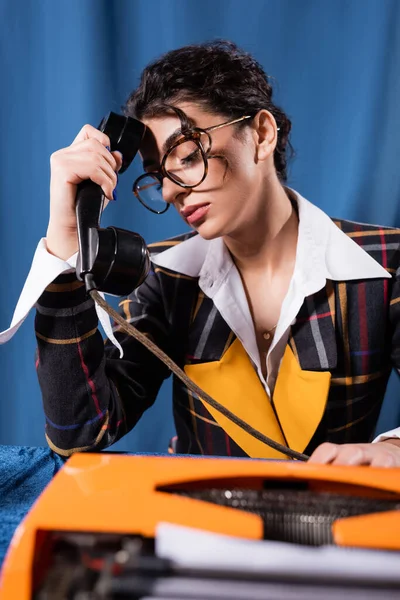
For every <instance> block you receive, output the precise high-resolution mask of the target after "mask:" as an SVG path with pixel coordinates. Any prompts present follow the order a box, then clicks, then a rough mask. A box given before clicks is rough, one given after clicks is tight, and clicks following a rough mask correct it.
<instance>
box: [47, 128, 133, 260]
mask: <svg viewBox="0 0 400 600" xmlns="http://www.w3.org/2000/svg"><path fill="white" fill-rule="evenodd" d="M107 146H108V147H109V146H110V139H109V137H108V136H107V135H105V134H104V133H102V132H101V131H99V130H98V129H96V128H95V127H92V126H91V125H85V126H84V127H82V129H81V130H80V132H79V133H78V135H77V136H76V138H75V139H74V141H73V142H72V144H71V145H70V146H68V147H67V148H62V149H61V150H58V151H57V152H54V154H52V156H51V160H50V166H51V178H50V220H49V225H48V229H47V236H46V237H47V239H46V241H47V249H48V251H49V252H51V254H54V255H55V256H58V257H59V258H62V259H64V260H65V259H67V258H68V257H70V256H72V254H74V253H75V252H76V251H77V250H78V235H77V225H76V215H75V196H76V189H77V185H78V184H79V183H80V182H81V181H84V180H86V179H91V180H92V181H94V183H97V184H98V185H100V186H101V188H102V189H103V192H104V194H105V196H106V197H107V198H108V199H109V200H111V199H112V197H113V190H114V188H115V186H116V185H117V175H116V172H118V171H119V169H120V168H121V166H122V157H121V154H120V153H119V152H112V153H111V152H109V150H108V149H107Z"/></svg>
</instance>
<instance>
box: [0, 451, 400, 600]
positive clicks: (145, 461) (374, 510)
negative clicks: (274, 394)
mask: <svg viewBox="0 0 400 600" xmlns="http://www.w3.org/2000/svg"><path fill="white" fill-rule="evenodd" d="M161 522H167V523H174V524H178V525H183V526H186V527H192V528H196V529H202V530H206V531H209V532H213V533H216V534H224V535H227V536H234V537H235V538H247V539H248V540H274V541H277V542H282V543H287V544H300V545H305V546H308V547H310V546H325V545H333V546H347V547H350V548H362V549H375V550H386V551H391V553H390V554H391V555H392V556H393V555H394V554H397V552H396V551H399V550H400V470H399V469H376V468H371V467H367V468H366V467H335V466H318V465H311V464H307V463H301V462H297V461H263V460H246V459H244V460H242V459H213V458H183V457H182V458H181V457H151V456H148V457H146V456H142V457H141V456H124V455H118V454H112V453H109V454H106V453H104V454H103V453H101V454H76V455H74V456H73V457H72V458H71V459H70V460H69V461H68V462H67V463H66V464H65V466H64V467H63V468H62V469H61V471H60V472H59V473H57V475H56V476H55V478H54V479H53V481H52V482H51V483H50V484H49V486H48V487H47V488H46V490H45V491H44V492H43V494H42V495H41V496H40V498H39V500H38V501H37V502H36V504H35V505H34V507H33V508H32V510H31V511H30V513H29V514H28V516H27V517H26V518H25V520H24V521H23V522H22V524H21V525H20V526H19V528H18V530H17V532H16V533H15V535H14V538H13V541H12V543H11V546H10V549H9V552H8V555H7V557H6V560H5V563H4V567H3V571H2V579H1V588H0V590H1V591H0V598H1V600H17V599H18V600H28V599H29V600H31V599H35V600H45V599H53V598H54V599H55V598H66V599H72V600H78V599H79V600H84V599H87V600H94V599H96V600H97V599H100V598H107V599H108V598H110V599H114V598H115V599H117V598H118V599H119V598H121V599H122V598H140V597H154V598H156V597H157V598H158V597H160V598H161V597H162V596H160V595H159V596H156V595H154V596H151V595H150V594H149V593H147V595H146V594H145V591H143V590H142V591H143V594H142V595H140V593H139V592H138V591H137V590H136V592H133V591H132V590H131V593H130V594H129V593H128V591H127V588H126V586H125V588H124V585H122V583H121V581H125V583H126V581H127V580H128V579H129V577H130V579H129V581H131V582H132V581H133V579H132V570H134V569H135V568H136V569H137V568H138V565H139V564H140V565H141V568H145V567H143V565H145V564H147V565H148V564H149V563H146V560H149V557H151V556H153V555H154V543H153V542H154V538H155V532H156V528H157V525H158V524H159V523H161ZM139 542H140V544H139ZM138 544H139V545H138ZM139 546H140V558H139V557H138V555H137V551H138V548H139ZM129 549H131V550H132V549H134V551H135V553H136V554H135V556H136V557H135V559H132V560H131V559H129ZM393 551H394V552H393ZM398 556H399V558H400V553H399V555H398ZM118 557H119V558H118ZM121 557H124V560H122V559H121ZM146 557H147V558H146ZM160 565H161V566H160ZM399 565H400V562H399ZM161 567H162V568H163V569H164V568H167V567H166V565H165V564H164V563H162V564H161V563H160V562H159V561H158V562H156V563H154V562H153V563H152V566H151V569H152V571H151V573H153V575H152V577H153V579H154V569H155V570H156V571H157V569H161ZM399 569H400V567H399ZM105 571H106V572H107V574H108V582H109V583H108V586H109V587H107V586H106V588H107V590H108V592H107V593H108V595H107V593H106V591H105V590H106V588H105V587H104V585H103V588H101V589H102V590H103V591H102V592H101V591H99V589H100V588H99V585H100V583H101V582H102V581H103V580H102V577H104V572H105ZM128 572H129V577H128ZM399 573H400V570H399ZM127 577H128V579H126V578H127ZM150 579H151V578H150ZM111 580H112V581H113V582H114V583H113V585H114V588H113V587H112V585H111V584H110V581H111ZM118 580H119V583H118ZM99 581H100V583H99ZM135 581H136V584H137V577H136V579H135ZM168 581H169V582H171V581H172V580H171V579H169V580H168ZM253 583H254V582H253ZM96 585H97V588H96ZM132 585H133V584H132ZM110 586H111V587H110ZM115 586H116V587H115ZM118 586H119V587H118ZM100 587H101V586H100ZM95 589H96V590H97V591H96V592H95V591H93V590H95ZM143 589H144V588H143ZM112 590H114V591H113V592H112ZM116 590H117V591H116ZM118 590H119V592H118ZM123 590H125V592H123ZM299 590H300V587H298V588H297V594H298V595H297V596H296V597H299V598H300V597H302V596H301V594H300V592H299ZM330 592H332V588H331V587H330ZM124 593H125V595H124ZM85 594H86V595H85ZM101 594H103V595H101ZM221 594H222V593H221ZM299 594H300V595H299ZM398 594H399V595H398V596H385V595H384V594H383V593H382V594H380V595H379V596H376V597H381V598H386V597H393V598H395V597H400V589H399V591H398ZM339 595H340V596H341V597H342V598H344V597H345V595H343V594H338V596H337V597H339ZM163 597H175V598H178V597H179V598H180V597H182V598H183V597H189V596H185V595H184V596H178V595H173V596H168V595H164V596H163ZM190 597H192V596H190ZM193 597H195V596H193ZM196 597H198V598H203V597H204V598H205V597H208V596H205V595H204V596H201V595H199V596H196ZM209 597H210V598H211V597H212V596H209ZM215 597H225V596H223V595H221V596H215ZM229 597H236V596H234V595H232V596H229ZM244 597H248V598H252V597H253V596H252V595H251V593H250V591H249V593H248V594H245V596H244ZM254 597H257V596H254ZM260 597H261V596H260ZM263 597H265V598H269V597H271V598H272V597H274V598H275V597H276V598H278V597H285V598H286V596H279V595H277V596H274V595H271V596H268V594H267V593H265V594H264V595H263ZM288 597H289V596H288ZM290 597H291V596H290ZM304 597H308V596H306V595H305V596H304ZM326 597H327V598H328V597H329V598H330V597H331V596H329V595H327V596H326ZM333 597H334V596H332V598H333ZM335 597H336V596H335ZM353 597H357V598H358V596H353ZM363 597H364V598H369V597H370V596H368V594H367V591H366V594H365V595H364V596H363ZM371 597H372V596H371ZM373 597H375V596H373Z"/></svg>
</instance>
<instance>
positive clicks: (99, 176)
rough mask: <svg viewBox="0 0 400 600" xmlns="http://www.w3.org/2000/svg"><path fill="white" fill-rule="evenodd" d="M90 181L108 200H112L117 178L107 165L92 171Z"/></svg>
mask: <svg viewBox="0 0 400 600" xmlns="http://www.w3.org/2000/svg"><path fill="white" fill-rule="evenodd" d="M90 179H91V180H92V181H94V182H95V183H97V184H98V185H99V186H100V187H101V189H102V190H103V192H104V195H105V196H106V197H107V198H108V199H109V200H113V191H114V189H115V187H116V185H117V176H116V174H115V172H114V171H113V170H112V169H110V168H109V166H108V165H99V167H98V168H97V169H95V170H94V171H93V176H91V177H90Z"/></svg>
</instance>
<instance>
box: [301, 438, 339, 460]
mask: <svg viewBox="0 0 400 600" xmlns="http://www.w3.org/2000/svg"><path fill="white" fill-rule="evenodd" d="M338 448H339V446H338V445H337V444H331V443H330V442H325V443H324V444H321V445H320V446H318V448H316V450H314V452H313V453H312V455H311V456H310V458H309V459H308V462H310V463H319V464H324V465H326V464H329V463H330V462H332V460H334V459H335V457H336V455H337V452H338Z"/></svg>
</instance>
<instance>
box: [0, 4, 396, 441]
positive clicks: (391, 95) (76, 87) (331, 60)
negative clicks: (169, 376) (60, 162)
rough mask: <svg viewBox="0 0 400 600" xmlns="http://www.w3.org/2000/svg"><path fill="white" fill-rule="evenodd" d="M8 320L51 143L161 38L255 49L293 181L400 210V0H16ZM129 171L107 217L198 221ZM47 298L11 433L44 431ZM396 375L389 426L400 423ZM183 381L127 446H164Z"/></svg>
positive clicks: (3, 317) (4, 205) (96, 114)
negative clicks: (144, 195)
mask: <svg viewBox="0 0 400 600" xmlns="http://www.w3.org/2000/svg"><path fill="white" fill-rule="evenodd" d="M0 28H1V36H0V68H1V84H2V85H1V94H0V144H1V154H0V156H1V161H0V169H1V174H0V175H1V176H0V252H1V254H0V256H1V264H2V266H3V272H2V287H1V294H0V327H1V329H5V328H6V327H7V326H8V324H9V322H10V320H11V316H12V312H13V308H14V306H15V303H16V301H17V299H18V296H19V293H20V290H21V288H22V286H23V283H24V280H25V277H26V275H27V273H28V270H29V266H30V262H31V260H32V256H33V253H34V249H35V247H36V244H37V242H38V240H39V238H40V237H42V236H43V235H45V232H46V225H47V219H48V188H49V157H50V155H51V153H52V152H54V151H55V150H57V149H59V148H61V147H65V146H67V145H69V144H70V143H71V141H72V140H73V138H74V137H75V135H76V134H77V132H78V131H79V129H80V128H81V127H82V125H83V124H84V123H92V124H93V125H97V124H98V123H99V121H100V120H101V118H102V116H103V115H104V114H105V113H107V112H108V111H110V110H114V111H116V112H118V111H119V110H120V107H121V105H122V104H123V103H124V101H125V99H126V97H127V95H128V94H129V92H130V91H131V90H132V89H133V88H135V87H136V85H137V83H138V79H139V75H140V72H141V70H142V69H143V67H144V66H145V65H146V64H147V63H148V62H149V61H150V60H152V59H154V58H156V57H157V56H159V55H160V54H161V53H163V52H166V51H168V50H170V49H173V48H177V47H179V46H182V45H185V44H188V43H193V42H202V41H205V40H210V39H214V38H217V37H219V38H221V37H222V38H228V39H232V40H233V41H235V42H236V43H238V44H239V45H241V46H242V47H244V48H245V49H246V50H248V51H250V52H251V53H253V54H254V55H255V56H256V58H257V59H258V60H259V61H260V62H261V63H262V64H263V66H264V67H265V69H266V72H267V73H268V74H269V75H272V76H273V77H274V79H275V89H276V99H277V101H278V103H280V104H281V106H282V107H283V109H284V110H285V111H286V112H287V114H288V115H289V117H290V118H291V119H292V122H293V135H292V143H293V145H294V147H295V150H296V158H295V159H294V161H293V162H292V165H291V168H290V172H289V184H290V185H291V186H292V187H294V188H295V189H297V190H298V191H299V192H300V193H302V194H303V195H304V196H306V197H307V198H308V199H309V200H311V201H312V202H314V203H315V204H317V205H318V206H319V207H321V208H322V209H323V210H325V211H326V212H327V213H328V214H330V215H332V216H336V217H341V218H349V219H354V220H358V221H364V222H373V223H381V224H386V225H397V226H400V204H399V200H400V169H399V164H400V110H399V107H400V2H399V1H398V0H347V1H346V0H250V1H248V2H244V1H242V0H212V1H210V0H202V1H201V2H198V1H197V0H153V1H152V2H150V1H148V0H130V1H129V0H114V1H112V0H57V1H54V0H24V1H23V0H13V1H11V0H9V1H8V0H1V1H0ZM139 169H140V165H139V164H138V163H137V162H136V164H135V165H134V167H131V168H130V170H129V171H128V172H127V174H125V175H124V176H123V177H121V181H120V184H119V194H118V196H119V200H118V202H117V203H116V204H114V205H112V206H111V207H110V208H109V209H108V210H107V212H106V215H105V218H104V223H105V224H110V223H113V224H115V225H117V226H118V225H119V226H125V227H127V228H130V229H132V230H136V231H138V232H140V233H141V234H142V235H143V236H144V238H145V239H146V241H147V242H152V241H156V240H160V239H163V238H166V237H169V236H172V235H175V234H178V233H180V232H182V231H184V230H185V227H184V226H183V224H182V222H181V221H180V219H179V217H178V216H177V215H176V214H174V212H173V211H172V210H171V211H169V212H168V213H167V214H166V215H163V216H156V215H152V214H150V213H148V212H146V211H145V209H144V208H143V207H141V206H140V205H139V204H135V202H134V200H133V198H131V194H130V188H131V185H132V181H133V179H134V177H135V175H136V174H137V173H138V172H139ZM34 349H35V338H34V334H33V314H31V315H30V317H29V318H28V320H27V321H26V322H25V324H24V325H23V327H22V328H21V329H20V331H19V332H18V334H17V335H16V337H15V338H14V339H13V340H11V341H10V342H9V343H8V344H7V345H5V346H1V347H0V444H23V445H44V443H45V441H44V435H43V425H44V419H43V414H42V407H41V399H40V391H39V387H38V384H37V381H36V375H35V369H34V362H33V357H34ZM398 398H399V383H398V381H397V377H396V378H392V380H391V383H390V386H389V390H388V394H387V398H386V400H385V405H384V410H383V413H382V415H381V420H380V423H379V429H381V430H382V429H383V430H384V429H389V428H391V427H394V426H397V425H399V424H400V408H399V406H400V403H399V401H398ZM171 412H172V411H171V398H170V383H169V382H167V384H166V385H165V386H164V388H163V390H162V392H161V394H160V397H159V399H158V401H157V403H156V405H155V406H154V407H153V408H152V409H151V410H150V411H149V412H148V413H147V414H146V415H145V416H144V418H143V419H142V421H141V423H140V424H139V425H138V427H137V428H136V429H135V430H134V431H133V432H132V433H130V434H129V435H128V436H126V438H124V440H123V441H121V442H119V444H117V445H116V446H114V448H115V449H127V450H130V451H165V449H166V446H167V443H168V440H169V438H170V437H171V435H172V434H173V422H172V416H171Z"/></svg>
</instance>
